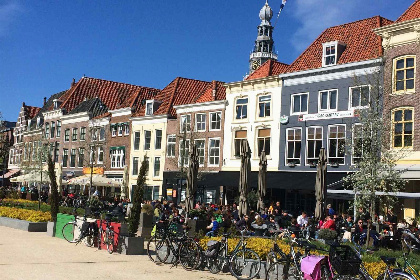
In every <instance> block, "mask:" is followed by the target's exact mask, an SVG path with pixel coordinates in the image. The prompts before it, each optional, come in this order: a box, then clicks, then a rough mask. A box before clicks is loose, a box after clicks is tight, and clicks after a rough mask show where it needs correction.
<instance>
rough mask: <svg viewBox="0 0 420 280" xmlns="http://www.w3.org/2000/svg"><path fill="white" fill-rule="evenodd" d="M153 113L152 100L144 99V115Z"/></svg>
mask: <svg viewBox="0 0 420 280" xmlns="http://www.w3.org/2000/svg"><path fill="white" fill-rule="evenodd" d="M151 115H153V100H148V101H146V116H151Z"/></svg>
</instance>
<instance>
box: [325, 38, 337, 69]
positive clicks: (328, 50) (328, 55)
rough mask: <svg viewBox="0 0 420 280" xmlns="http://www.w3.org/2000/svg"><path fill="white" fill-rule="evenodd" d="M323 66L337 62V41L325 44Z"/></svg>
mask: <svg viewBox="0 0 420 280" xmlns="http://www.w3.org/2000/svg"><path fill="white" fill-rule="evenodd" d="M322 62H323V63H322V65H323V66H332V65H335V64H336V63H337V43H336V42H333V43H327V44H324V50H323V61H322Z"/></svg>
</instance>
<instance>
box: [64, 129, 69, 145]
mask: <svg viewBox="0 0 420 280" xmlns="http://www.w3.org/2000/svg"><path fill="white" fill-rule="evenodd" d="M69 141H70V129H69V128H67V129H66V130H64V142H69Z"/></svg>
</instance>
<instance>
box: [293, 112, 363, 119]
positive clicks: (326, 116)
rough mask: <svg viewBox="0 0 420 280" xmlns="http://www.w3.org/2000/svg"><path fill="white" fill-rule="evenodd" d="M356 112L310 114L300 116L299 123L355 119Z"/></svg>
mask: <svg viewBox="0 0 420 280" xmlns="http://www.w3.org/2000/svg"><path fill="white" fill-rule="evenodd" d="M354 116H355V115H354V111H353V110H350V111H339V112H324V113H317V114H308V115H302V116H299V121H301V122H304V121H315V120H327V119H340V118H352V117H354Z"/></svg>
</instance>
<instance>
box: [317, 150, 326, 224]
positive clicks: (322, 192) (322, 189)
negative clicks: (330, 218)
mask: <svg viewBox="0 0 420 280" xmlns="http://www.w3.org/2000/svg"><path fill="white" fill-rule="evenodd" d="M326 180H327V155H326V153H325V149H324V148H321V150H320V151H319V160H318V164H317V168H316V179H315V196H316V206H315V219H317V220H318V221H319V220H322V219H324V217H325V198H326V195H327V181H326Z"/></svg>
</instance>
